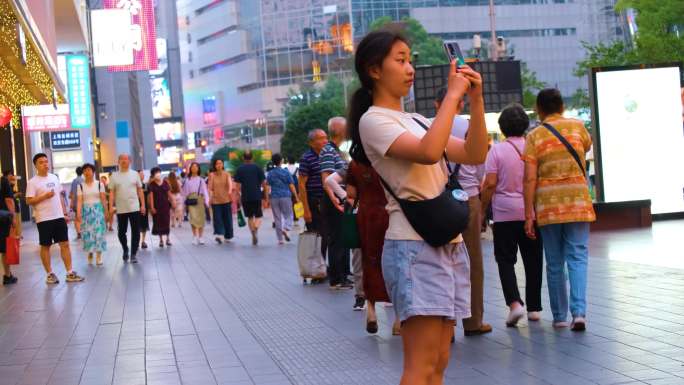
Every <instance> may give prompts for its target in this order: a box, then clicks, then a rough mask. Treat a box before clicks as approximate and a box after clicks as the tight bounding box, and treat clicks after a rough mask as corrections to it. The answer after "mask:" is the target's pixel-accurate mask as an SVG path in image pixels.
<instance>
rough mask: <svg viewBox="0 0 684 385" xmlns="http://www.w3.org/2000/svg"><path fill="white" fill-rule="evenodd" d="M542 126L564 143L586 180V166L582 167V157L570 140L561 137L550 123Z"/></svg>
mask: <svg viewBox="0 0 684 385" xmlns="http://www.w3.org/2000/svg"><path fill="white" fill-rule="evenodd" d="M542 125H543V126H544V127H545V128H546V129H547V130H549V132H551V133H552V134H553V136H555V137H556V138H558V140H560V142H561V143H563V145H564V146H565V148H566V149H567V150H568V152H569V153H570V155H572V157H573V159H575V162H577V166H579V168H580V170H582V175H584V177H585V178H586V177H587V170H585V169H584V166H583V165H582V161H581V160H580V156H579V154H578V153H577V151H575V148H574V147H572V145H571V144H570V142H568V140H567V139H565V137H564V136H563V135H561V133H560V132H558V130H556V128H555V127H554V126H552V125H550V124H548V123H543V124H542Z"/></svg>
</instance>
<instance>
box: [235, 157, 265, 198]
mask: <svg viewBox="0 0 684 385" xmlns="http://www.w3.org/2000/svg"><path fill="white" fill-rule="evenodd" d="M264 180H266V175H264V170H262V169H261V167H259V166H257V165H256V164H254V163H247V164H243V165H242V166H240V167H238V169H237V172H236V173H235V181H236V182H238V183H240V188H241V190H242V191H241V193H242V201H244V202H255V201H260V200H261V199H262V198H263V194H262V192H261V184H262V183H263V182H264Z"/></svg>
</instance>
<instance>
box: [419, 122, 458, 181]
mask: <svg viewBox="0 0 684 385" xmlns="http://www.w3.org/2000/svg"><path fill="white" fill-rule="evenodd" d="M413 120H414V121H415V122H416V123H418V124H419V125H420V126H421V127H423V129H424V130H425V131H428V129H429V128H428V126H426V125H425V123H423V122H421V121H420V120H419V119H416V117H415V116H414V117H413ZM444 162H445V163H446V166H447V169H448V170H449V175H452V174H454V172H456V173H457V172H458V170H459V169H460V168H461V165H460V164H459V165H458V166H457V168H456V170H452V169H451V164H450V163H449V158H447V153H446V149H445V150H444Z"/></svg>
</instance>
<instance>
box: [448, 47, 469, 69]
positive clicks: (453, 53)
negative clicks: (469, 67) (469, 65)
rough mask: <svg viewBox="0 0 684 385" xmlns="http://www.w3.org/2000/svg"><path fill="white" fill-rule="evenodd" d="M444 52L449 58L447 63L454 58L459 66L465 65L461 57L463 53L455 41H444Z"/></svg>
mask: <svg viewBox="0 0 684 385" xmlns="http://www.w3.org/2000/svg"><path fill="white" fill-rule="evenodd" d="M444 52H445V53H446V55H447V58H449V63H451V61H452V60H456V66H457V67H460V66H463V65H465V64H466V63H465V59H464V58H463V53H462V52H461V47H460V46H459V45H458V43H457V42H455V41H445V42H444Z"/></svg>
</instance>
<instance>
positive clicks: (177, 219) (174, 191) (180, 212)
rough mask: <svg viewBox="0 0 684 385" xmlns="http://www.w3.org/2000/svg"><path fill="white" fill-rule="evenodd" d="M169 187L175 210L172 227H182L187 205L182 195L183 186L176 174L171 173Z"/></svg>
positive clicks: (173, 210) (172, 215) (173, 211)
mask: <svg viewBox="0 0 684 385" xmlns="http://www.w3.org/2000/svg"><path fill="white" fill-rule="evenodd" d="M169 187H170V189H171V190H170V192H171V196H172V197H173V205H172V207H173V209H172V210H171V227H181V225H182V224H183V216H184V213H185V205H184V204H183V194H182V193H181V184H180V181H179V180H178V176H176V173H175V172H173V171H172V172H170V173H169Z"/></svg>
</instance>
